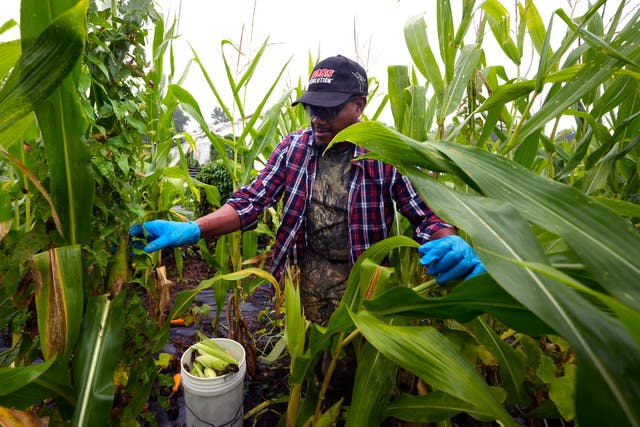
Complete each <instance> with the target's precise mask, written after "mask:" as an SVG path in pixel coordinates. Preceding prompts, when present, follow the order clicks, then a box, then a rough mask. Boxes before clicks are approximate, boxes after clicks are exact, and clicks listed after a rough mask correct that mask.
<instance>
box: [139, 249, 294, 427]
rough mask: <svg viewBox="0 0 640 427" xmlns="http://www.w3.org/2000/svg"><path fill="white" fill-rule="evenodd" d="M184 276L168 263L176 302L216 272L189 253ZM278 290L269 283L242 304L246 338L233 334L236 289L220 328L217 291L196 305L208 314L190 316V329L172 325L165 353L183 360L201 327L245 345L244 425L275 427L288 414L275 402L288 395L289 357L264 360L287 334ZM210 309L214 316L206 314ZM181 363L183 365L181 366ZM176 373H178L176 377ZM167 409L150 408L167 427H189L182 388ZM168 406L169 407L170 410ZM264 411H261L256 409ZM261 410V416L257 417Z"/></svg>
mask: <svg viewBox="0 0 640 427" xmlns="http://www.w3.org/2000/svg"><path fill="white" fill-rule="evenodd" d="M184 252H185V253H184V262H183V274H182V277H180V276H179V275H178V270H177V268H176V266H175V262H174V260H173V259H171V258H170V259H166V261H165V262H164V264H165V266H166V269H167V278H168V279H169V280H170V281H171V282H172V285H171V291H170V294H171V301H175V297H176V295H177V294H178V293H179V292H180V291H183V290H190V289H193V288H194V287H196V286H197V285H198V284H199V283H200V282H201V281H202V280H205V279H210V278H212V277H213V276H214V275H215V274H216V271H215V269H214V268H213V267H211V266H210V265H209V264H208V263H207V262H206V261H204V260H203V259H202V258H201V257H200V256H199V255H198V254H194V253H189V251H184ZM272 294H273V292H272V290H271V287H270V285H264V286H260V287H259V288H257V290H256V291H255V292H254V293H253V294H251V295H248V296H246V298H245V299H244V301H241V303H240V311H241V313H242V318H243V320H244V325H245V327H246V332H245V339H241V338H239V337H238V336H232V335H233V334H232V333H230V332H229V325H228V322H229V320H231V322H232V323H233V319H230V318H228V317H227V315H228V313H227V309H226V308H227V304H228V303H229V298H230V297H232V296H233V292H232V291H230V292H229V294H228V295H227V299H226V301H227V302H226V303H225V307H224V308H223V310H222V311H221V313H220V319H219V324H218V327H217V328H216V330H214V326H213V323H214V318H215V314H216V304H215V302H214V300H213V291H212V290H211V289H207V290H204V291H201V292H200V293H199V294H198V296H197V297H196V299H195V301H194V305H193V306H194V307H196V310H194V311H196V312H197V311H198V309H204V311H205V312H204V313H203V314H201V315H199V316H198V315H196V316H195V317H194V319H193V320H195V322H194V323H192V324H189V322H190V321H191V319H189V318H188V317H189V316H186V317H185V320H187V322H186V323H187V324H186V325H185V326H172V327H171V329H170V335H169V341H168V343H167V345H166V346H165V348H164V351H165V352H167V353H170V354H173V355H175V356H176V358H177V359H178V360H179V358H180V357H181V356H182V353H183V352H184V351H185V350H186V349H188V348H189V346H190V345H192V344H193V343H194V342H195V340H196V329H197V330H199V331H201V332H203V333H204V334H206V335H207V336H209V337H225V338H232V339H236V340H238V341H240V342H241V343H242V344H243V347H244V348H245V352H246V354H247V358H246V361H247V374H246V377H245V386H244V413H245V417H246V418H245V421H244V426H275V425H276V424H277V423H278V420H279V419H280V417H281V415H282V414H283V413H284V411H285V410H286V402H285V403H277V402H274V401H273V400H274V399H277V398H280V397H283V396H286V395H288V392H289V390H288V383H287V375H288V373H289V360H288V358H287V357H286V355H282V356H280V357H279V358H278V359H276V360H275V361H273V362H267V361H265V360H264V359H263V357H264V356H266V355H268V354H269V352H270V351H271V349H272V348H273V346H274V345H275V343H276V342H277V341H278V339H279V338H280V337H281V336H282V332H283V331H282V330H281V329H280V326H279V325H280V324H281V322H276V320H277V319H275V318H274V302H273V295H272ZM207 306H208V307H210V309H211V310H210V312H209V313H206V309H207ZM177 365H179V363H178V364H177ZM171 374H172V375H173V372H172V373H171ZM165 398H166V399H167V403H166V405H164V406H165V407H161V406H160V405H158V404H157V403H156V404H152V405H150V408H149V409H150V411H154V412H156V414H157V415H156V420H157V421H158V425H159V426H161V427H183V426H184V425H185V408H184V397H183V391H182V388H180V389H179V390H178V391H177V392H176V393H172V394H168V395H167V396H165ZM167 407H168V409H167ZM256 407H258V408H262V409H261V410H259V411H256V410H255V408H256ZM254 412H257V413H254Z"/></svg>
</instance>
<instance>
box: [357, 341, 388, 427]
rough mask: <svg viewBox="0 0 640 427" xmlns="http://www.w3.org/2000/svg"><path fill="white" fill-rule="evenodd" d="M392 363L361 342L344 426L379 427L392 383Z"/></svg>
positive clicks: (369, 345) (370, 346) (373, 348)
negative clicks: (361, 345)
mask: <svg viewBox="0 0 640 427" xmlns="http://www.w3.org/2000/svg"><path fill="white" fill-rule="evenodd" d="M396 370H397V368H396V366H395V364H394V363H393V362H392V361H391V360H389V359H387V358H386V357H384V356H383V355H382V354H381V353H380V352H379V351H378V350H376V348H375V347H373V346H372V345H371V344H369V343H365V344H364V346H363V347H362V350H361V351H360V353H359V357H358V366H357V368H356V376H355V379H354V385H353V392H352V400H351V404H350V406H349V416H348V417H347V422H346V424H345V426H346V427H352V426H354V427H355V426H379V425H382V420H383V409H384V406H385V403H386V402H387V401H388V400H389V397H390V395H391V392H392V391H393V387H394V386H395V381H396Z"/></svg>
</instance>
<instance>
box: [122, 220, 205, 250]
mask: <svg viewBox="0 0 640 427" xmlns="http://www.w3.org/2000/svg"><path fill="white" fill-rule="evenodd" d="M143 227H144V228H143ZM144 230H146V231H147V236H146V238H147V241H148V244H147V246H145V247H144V251H145V252H154V251H157V250H160V249H164V248H172V247H175V246H182V245H187V244H189V245H193V244H196V243H198V240H200V227H199V226H198V224H196V223H195V222H194V221H189V222H177V221H163V220H160V219H158V220H155V221H149V222H145V223H143V224H142V225H140V224H136V225H134V226H132V227H131V228H130V229H129V234H130V235H131V236H133V237H141V238H144V237H145V235H144Z"/></svg>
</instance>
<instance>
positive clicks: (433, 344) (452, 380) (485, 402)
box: [351, 311, 518, 427]
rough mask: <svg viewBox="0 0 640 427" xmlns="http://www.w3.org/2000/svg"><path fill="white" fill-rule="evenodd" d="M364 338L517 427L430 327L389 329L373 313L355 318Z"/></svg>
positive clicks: (441, 387) (434, 382)
mask: <svg viewBox="0 0 640 427" xmlns="http://www.w3.org/2000/svg"><path fill="white" fill-rule="evenodd" d="M351 317H352V318H353V321H354V323H355V324H356V327H357V328H358V329H359V330H360V332H361V333H362V335H363V336H364V337H365V338H366V339H367V341H369V342H370V343H371V344H372V345H373V346H374V347H375V348H376V349H377V350H378V351H380V352H381V353H382V354H383V355H384V356H385V357H387V358H389V359H390V360H392V361H393V362H395V363H396V364H398V365H400V366H402V367H403V368H405V369H407V370H409V371H411V372H413V373H414V374H415V375H417V376H418V377H419V378H421V379H423V380H424V381H426V382H427V383H428V384H432V385H433V387H435V388H436V389H438V390H441V391H444V392H446V393H448V394H450V395H452V396H455V397H457V398H459V399H461V400H463V401H465V402H467V403H469V404H471V405H473V406H474V407H475V408H478V411H479V412H483V413H487V414H488V415H489V416H490V417H491V418H492V419H495V420H497V421H498V422H500V423H501V424H502V425H504V426H510V427H515V426H517V425H518V424H517V423H516V422H515V421H514V420H513V419H512V418H511V417H510V416H509V414H508V413H507V411H506V410H505V409H504V408H503V407H502V405H501V404H500V403H499V402H498V401H497V400H496V399H495V397H494V396H493V395H492V393H491V391H490V389H489V386H488V385H487V384H486V383H485V381H484V379H483V378H482V377H480V375H479V374H478V373H477V372H476V371H475V369H474V367H473V366H471V365H470V364H469V363H468V362H467V360H466V359H465V358H464V356H463V355H462V354H461V353H460V352H459V351H458V350H457V349H456V348H455V347H454V346H453V344H451V343H450V342H449V341H448V340H447V339H446V338H445V337H444V336H442V335H441V334H440V333H439V332H438V331H437V330H436V329H434V328H432V327H429V326H393V325H388V324H386V323H384V322H382V321H380V320H378V319H377V318H375V317H374V316H373V315H372V314H371V313H368V312H366V311H362V312H360V313H357V314H352V316H351Z"/></svg>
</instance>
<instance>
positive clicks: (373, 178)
mask: <svg viewBox="0 0 640 427" xmlns="http://www.w3.org/2000/svg"><path fill="white" fill-rule="evenodd" d="M365 153H366V150H365V149H363V148H362V147H358V146H356V147H355V150H354V157H357V156H360V155H363V154H365ZM320 155H322V150H321V149H319V148H318V147H315V146H314V144H313V133H312V131H311V128H310V127H308V128H306V129H301V130H298V131H295V132H292V133H290V134H289V135H287V136H286V137H285V139H284V140H282V141H281V142H280V143H279V144H278V146H277V147H276V149H275V150H274V151H273V153H272V154H271V156H270V157H269V160H268V161H267V164H266V165H265V167H264V168H263V169H262V170H261V171H260V172H259V174H258V176H257V178H256V179H255V180H254V181H253V182H251V183H250V184H248V185H247V186H245V187H243V188H240V189H239V190H237V191H236V192H235V193H233V194H232V195H231V197H230V198H229V199H228V200H227V203H228V204H229V205H231V206H232V207H233V208H235V210H236V211H237V213H238V215H239V216H240V222H241V225H242V230H251V229H253V228H255V227H256V225H257V224H258V217H259V214H260V212H262V211H263V210H264V209H266V208H268V207H270V206H272V205H273V204H275V203H277V202H278V201H279V200H280V198H282V202H283V210H282V219H281V223H280V226H279V228H278V231H277V233H276V242H275V245H274V248H273V259H272V264H271V271H272V274H273V275H274V276H275V277H276V279H278V280H279V279H280V277H281V275H282V272H283V271H284V268H285V266H286V264H287V262H290V263H292V264H296V263H297V262H298V260H299V259H300V256H301V255H302V251H303V250H304V248H305V246H306V240H307V235H306V232H305V221H306V209H307V207H308V206H309V203H310V201H311V193H312V189H313V183H314V180H315V176H316V168H317V164H318V156H320ZM352 164H353V165H354V166H355V167H354V168H353V173H352V176H351V184H350V188H349V205H348V212H349V242H348V244H349V262H350V263H351V264H352V265H353V263H355V261H356V260H357V259H358V257H359V256H360V255H361V254H362V253H363V252H364V251H365V250H366V249H367V248H368V247H369V246H371V245H372V244H374V243H376V242H379V241H380V240H383V239H385V238H387V237H389V235H390V230H391V227H392V224H393V221H394V216H395V207H394V203H393V202H394V201H395V202H396V206H397V207H398V210H399V211H400V213H402V214H403V215H404V216H405V217H406V218H407V219H408V220H409V221H410V222H411V224H412V225H413V226H414V227H415V238H416V240H418V241H419V242H421V243H424V242H426V241H427V240H429V238H430V236H431V235H432V234H433V233H434V232H435V231H437V230H439V229H441V228H443V227H451V225H449V224H447V223H445V222H444V221H443V220H442V219H440V218H439V217H438V216H437V215H436V214H435V213H433V212H432V211H431V209H429V207H427V205H426V204H425V203H424V202H423V201H422V199H421V198H420V196H419V195H418V193H417V192H416V191H415V189H414V188H413V186H412V185H411V183H410V182H409V180H408V179H407V178H405V177H404V176H402V175H400V173H399V172H398V171H397V170H396V169H395V168H394V167H393V166H391V165H388V164H386V163H383V162H380V161H378V160H374V159H359V160H352Z"/></svg>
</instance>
